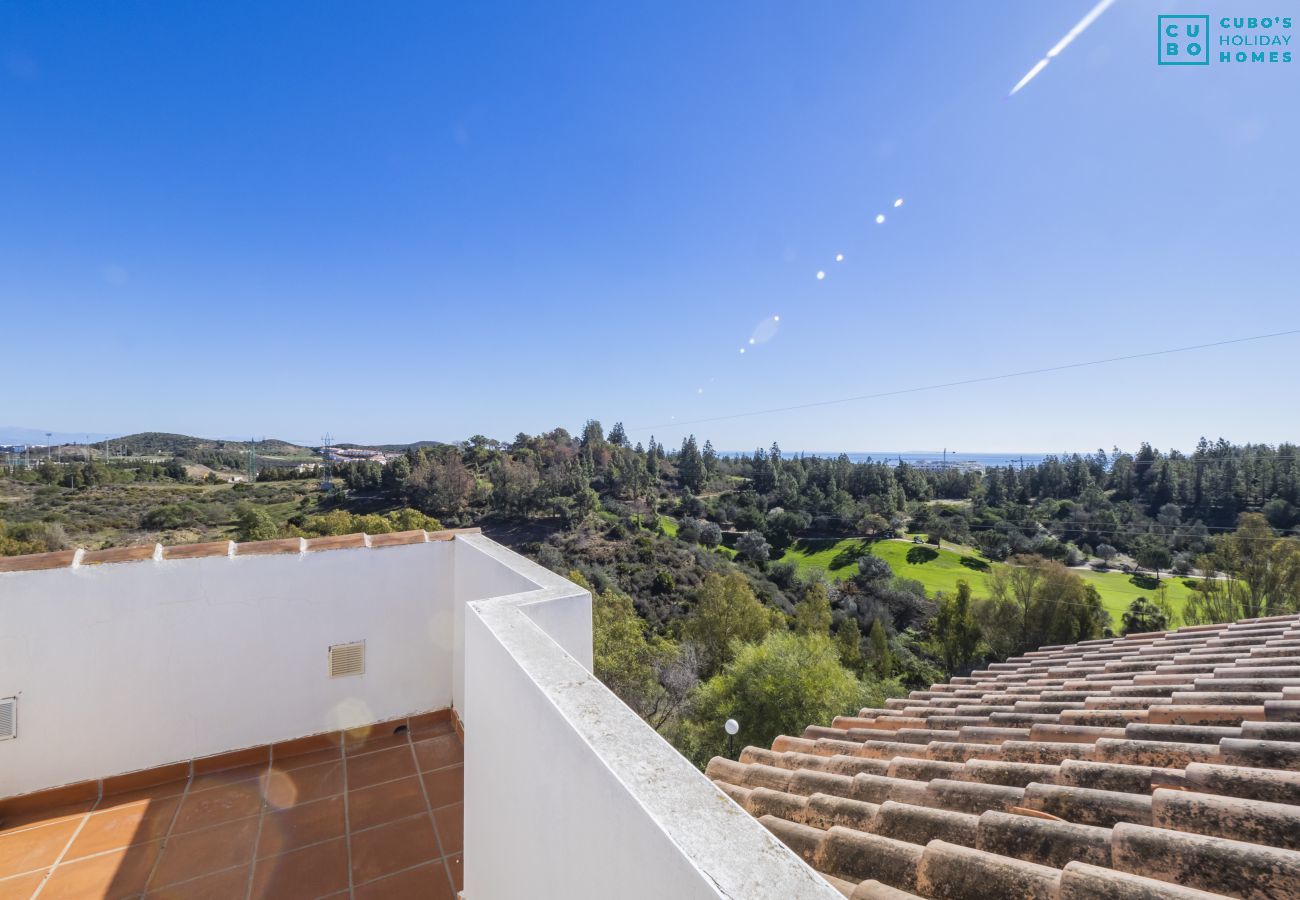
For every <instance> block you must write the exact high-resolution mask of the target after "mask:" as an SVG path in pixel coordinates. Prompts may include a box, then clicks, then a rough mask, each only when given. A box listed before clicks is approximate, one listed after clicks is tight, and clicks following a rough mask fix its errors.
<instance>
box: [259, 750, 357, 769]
mask: <svg viewBox="0 0 1300 900" xmlns="http://www.w3.org/2000/svg"><path fill="white" fill-rule="evenodd" d="M342 759H343V752H342V751H341V750H339V748H338V747H335V748H333V749H332V750H312V751H310V752H308V753H298V754H295V755H293V756H286V757H283V758H281V757H276V758H275V759H274V760H273V761H272V762H271V769H272V770H279V771H282V772H289V771H292V770H293V769H303V768H306V767H307V766H319V765H323V764H325V763H331V762H340V761H342Z"/></svg>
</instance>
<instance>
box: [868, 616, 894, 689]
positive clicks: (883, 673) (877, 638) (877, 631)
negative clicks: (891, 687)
mask: <svg viewBox="0 0 1300 900" xmlns="http://www.w3.org/2000/svg"><path fill="white" fill-rule="evenodd" d="M867 641H868V643H870V644H871V668H872V669H873V670H874V671H875V673H876V676H877V677H878V678H889V677H891V676H893V674H894V654H893V653H891V652H890V651H889V637H888V636H887V635H886V634H885V627H884V626H883V625H881V624H880V620H879V619H874V620H873V621H872V623H871V631H870V632H868V634H867Z"/></svg>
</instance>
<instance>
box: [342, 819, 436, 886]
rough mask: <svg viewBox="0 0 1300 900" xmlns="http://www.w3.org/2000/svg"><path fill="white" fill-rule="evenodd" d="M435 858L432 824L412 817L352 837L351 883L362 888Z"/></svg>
mask: <svg viewBox="0 0 1300 900" xmlns="http://www.w3.org/2000/svg"><path fill="white" fill-rule="evenodd" d="M437 858H438V843H437V841H436V840H435V839H434V836H433V823H432V822H430V821H429V817H428V816H427V815H420V816H412V817H411V818H409V819H401V820H399V821H397V822H390V823H388V824H387V825H380V826H379V827H378V828H372V829H370V830H369V831H362V832H358V833H356V834H353V835H352V880H353V883H354V884H364V883H365V882H367V881H373V880H374V879H376V878H382V877H383V876H384V875H388V874H391V873H393V872H396V871H399V870H400V869H407V868H410V867H411V866H414V865H418V864H419V863H422V862H426V861H429V860H433V859H437Z"/></svg>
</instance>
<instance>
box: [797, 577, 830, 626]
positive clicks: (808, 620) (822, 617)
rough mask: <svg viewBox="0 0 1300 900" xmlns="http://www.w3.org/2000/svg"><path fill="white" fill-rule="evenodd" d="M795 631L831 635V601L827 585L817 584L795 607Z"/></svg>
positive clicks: (806, 592)
mask: <svg viewBox="0 0 1300 900" xmlns="http://www.w3.org/2000/svg"><path fill="white" fill-rule="evenodd" d="M794 630H795V632H796V633H797V634H823V635H826V634H830V630H831V601H830V597H829V596H828V595H827V593H826V585H824V584H822V583H821V582H816V583H814V584H812V585H810V586H809V588H808V590H807V591H805V592H804V595H803V599H802V600H800V601H799V602H798V603H796V604H795V605H794Z"/></svg>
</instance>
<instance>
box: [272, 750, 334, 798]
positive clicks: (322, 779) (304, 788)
mask: <svg viewBox="0 0 1300 900" xmlns="http://www.w3.org/2000/svg"><path fill="white" fill-rule="evenodd" d="M341 793H343V762H342V758H341V757H340V758H339V761H338V762H332V763H326V764H324V765H320V766H309V767H307V768H303V769H291V770H289V771H285V770H283V769H271V770H270V772H268V773H267V776H266V778H265V779H264V780H263V782H262V794H263V796H265V797H266V802H267V805H268V806H270V807H271V808H272V809H287V808H288V807H291V806H297V805H298V804H301V803H312V802H314V801H316V800H321V799H324V798H325V797H332V796H334V795H335V794H341Z"/></svg>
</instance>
